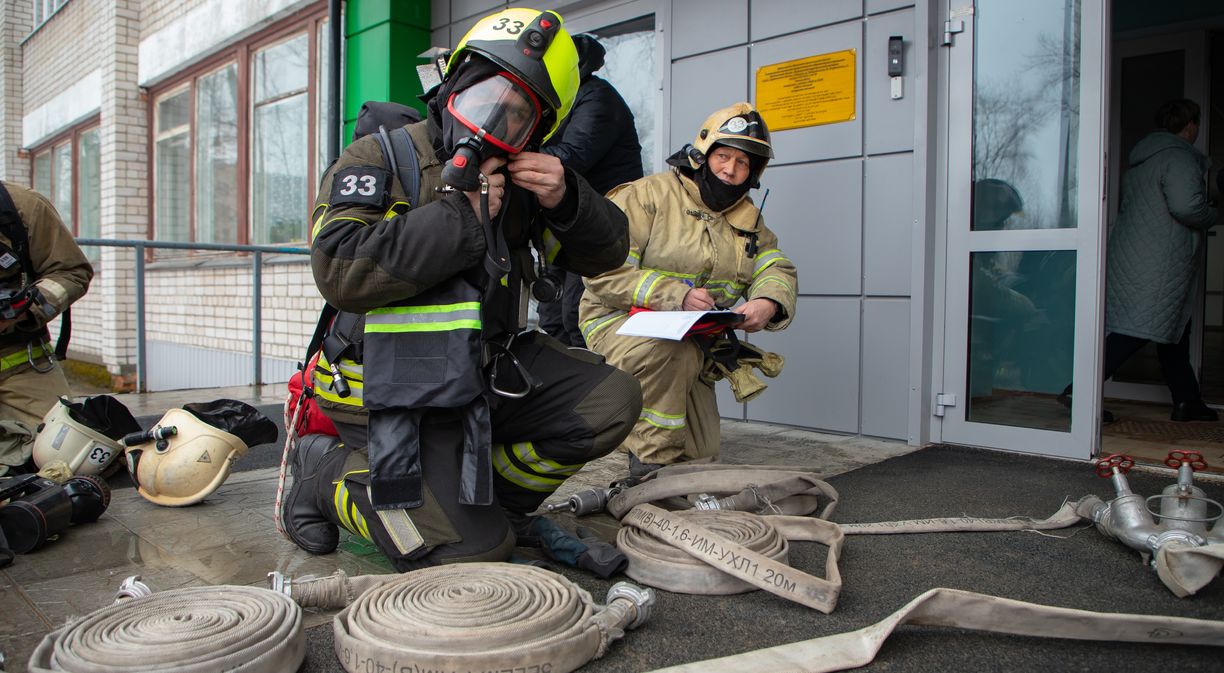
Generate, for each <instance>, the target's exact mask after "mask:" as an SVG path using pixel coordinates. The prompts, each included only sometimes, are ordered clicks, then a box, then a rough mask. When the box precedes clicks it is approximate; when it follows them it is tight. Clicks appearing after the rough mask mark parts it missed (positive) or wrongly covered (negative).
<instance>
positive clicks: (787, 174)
mask: <svg viewBox="0 0 1224 673" xmlns="http://www.w3.org/2000/svg"><path fill="white" fill-rule="evenodd" d="M761 186H762V187H763V188H764V187H768V188H769V189H770V193H769V199H768V200H767V201H766V202H765V210H764V213H763V215H764V218H765V223H766V224H767V225H768V226H769V228H770V229H772V230H773V231H774V233H776V234H777V235H778V240H779V242H780V244H781V248H782V251H783V252H785V253H786V256H787V257H789V258H790V259H791V261H793V262H794V263H795V265H796V266H797V267H798V268H799V291H800V292H801V293H803V294H820V295H828V294H852V295H857V294H859V293H860V292H861V291H862V247H863V231H862V224H863V163H862V160H860V159H850V160H848V161H830V162H824V163H819V164H801V165H797V166H777V167H772V166H771V167H768V168H766V169H765V174H764V176H763V177H762V180H761ZM761 194H762V192H756V193H755V194H754V198H755V199H756V200H757V201H758V202H759V201H760V196H761ZM792 329H793V328H792Z"/></svg>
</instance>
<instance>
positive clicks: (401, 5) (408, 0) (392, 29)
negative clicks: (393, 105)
mask: <svg viewBox="0 0 1224 673" xmlns="http://www.w3.org/2000/svg"><path fill="white" fill-rule="evenodd" d="M429 4H430V3H429V1H428V0H349V2H348V3H347V4H346V6H347V12H348V13H347V15H346V17H345V18H346V21H345V25H346V31H345V32H346V35H345V50H346V54H345V65H344V68H345V70H344V78H345V86H344V130H345V132H344V142H345V143H346V144H347V143H348V139H349V138H351V137H352V129H353V125H354V122H355V121H356V119H357V113H358V112H359V111H360V110H361V105H362V104H363V103H365V102H366V101H369V100H378V101H395V102H397V103H403V104H405V105H411V106H412V107H415V108H416V109H417V110H420V111H421V112H422V113H423V112H424V111H425V108H424V106H423V105H422V104H421V102H420V100H418V99H417V96H419V95H420V94H421V82H420V80H419V79H417V74H416V66H417V65H418V64H421V63H424V61H422V60H421V59H419V58H417V54H420V53H421V52H423V51H425V50H426V49H428V48H429V46H430V45H429V42H430V37H429Z"/></svg>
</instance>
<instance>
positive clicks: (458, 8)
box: [450, 0, 506, 33]
mask: <svg viewBox="0 0 1224 673" xmlns="http://www.w3.org/2000/svg"><path fill="white" fill-rule="evenodd" d="M450 5H451V19H452V20H454V19H462V18H466V17H469V16H478V17H479V16H484V15H485V14H491V13H492V12H493V11H494V10H498V9H503V8H505V6H506V3H505V2H504V0H451V3H450ZM472 23H475V21H473V22H472ZM469 27H470V26H469ZM464 32H465V33H466V32H467V30H466V29H465V30H464Z"/></svg>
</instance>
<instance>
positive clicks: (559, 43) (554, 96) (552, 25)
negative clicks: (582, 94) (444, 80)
mask: <svg viewBox="0 0 1224 673" xmlns="http://www.w3.org/2000/svg"><path fill="white" fill-rule="evenodd" d="M561 23H562V21H561V15H560V14H557V13H556V12H553V11H547V12H541V11H540V10H538V9H527V8H526V7H514V8H510V9H505V10H503V11H500V12H497V13H496V14H490V15H489V16H486V17H484V18H483V19H481V20H480V21H478V22H476V25H475V26H472V29H471V30H469V31H468V32H467V34H466V35H464V36H463V39H461V40H459V44H458V45H457V46H456V47H455V51H454V52H453V53H452V54H451V57H450V60H449V61H448V62H447V64H446V76H447V77H450V76H451V75H452V74H453V73H454V72H455V71H456V69H457V68H458V67H459V65H460V64H462V63H463V60H464V58H465V57H466V55H467V54H468V53H469V52H470V53H475V54H479V55H481V56H483V57H485V58H487V59H489V60H490V61H492V62H494V63H496V64H498V65H500V66H501V67H503V68H505V69H506V70H508V71H509V72H510V73H511V74H512V75H514V76H515V77H517V78H519V79H520V80H522V82H523V84H525V85H527V86H528V87H530V88H531V90H532V91H533V92H534V93H535V94H536V95H537V96H539V97H540V100H541V101H542V102H543V103H544V104H545V106H546V107H547V108H548V109H547V110H545V111H544V118H543V119H542V120H541V124H540V126H541V127H542V128H544V129H546V131H545V133H544V136H543V138H542V140H541V142H543V141H544V140H547V139H548V138H549V137H550V136H552V134H553V133H555V132H556V130H557V127H559V126H560V125H561V121H562V120H563V119H565V116H566V115H568V114H569V111H570V108H571V107H573V105H574V97H575V96H577V95H578V84H579V80H578V50H577V48H575V47H574V40H573V39H572V38H571V37H570V35H569V33H567V32H566V31H565V29H564V28H562V27H561Z"/></svg>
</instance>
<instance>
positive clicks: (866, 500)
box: [301, 446, 1224, 673]
mask: <svg viewBox="0 0 1224 673" xmlns="http://www.w3.org/2000/svg"><path fill="white" fill-rule="evenodd" d="M739 458H741V459H744V458H748V459H750V458H751V457H750V456H739ZM828 481H829V483H831V484H832V485H833V486H834V487H836V488H837V490H838V491H839V492H840V494H841V504H840V505H839V507H838V509H837V511H836V512H835V514H834V516H833V517H832V519H833V520H834V521H837V522H839V523H852V522H871V521H892V520H900V519H914V518H927V517H946V516H962V515H965V516H983V517H1005V516H1015V515H1023V516H1031V517H1037V518H1045V517H1046V516H1049V515H1050V514H1052V513H1053V512H1054V511H1055V510H1056V509H1058V507H1059V506H1060V505H1061V504H1062V502H1063V501H1064V499H1066V498H1071V499H1076V498H1079V497H1080V496H1083V495H1086V494H1096V495H1098V496H1100V497H1102V498H1103V499H1106V500H1107V499H1109V498H1111V497H1112V496H1113V492H1112V489H1111V487H1110V485H1109V482H1108V481H1107V480H1105V479H1100V478H1098V477H1096V476H1095V473H1094V472H1093V470H1092V469H1091V467H1090V466H1089V465H1088V464H1086V463H1079V462H1070V461H1059V460H1051V459H1043V458H1036V457H1030V456H1022V455H1016V454H1004V453H997V452H991V451H984V450H976V449H967V448H958V447H942V446H940V447H930V448H926V449H923V450H920V451H917V452H915V453H912V454H909V455H905V456H901V457H898V458H892V459H890V460H887V461H884V462H882V463H878V464H875V465H871V466H868V467H863V468H860V469H857V470H854V471H852V472H849V473H847V474H843V475H840V476H837V477H833V478H831V479H829V480H828ZM1130 481H1131V486H1132V488H1133V490H1135V491H1136V492H1137V493H1140V494H1143V495H1152V494H1156V493H1159V492H1161V490H1162V489H1164V488H1165V487H1166V486H1168V485H1169V484H1170V483H1171V482H1170V480H1169V479H1168V478H1167V477H1164V476H1160V475H1152V474H1142V473H1138V472H1132V473H1131V475H1130ZM1204 490H1205V491H1206V492H1207V495H1208V496H1209V497H1211V498H1214V499H1216V500H1221V499H1224V488H1222V487H1221V486H1219V485H1215V484H1212V485H1205V486H1204ZM599 516H606V515H599ZM791 565H792V566H794V567H797V568H800V569H803V570H805V571H807V572H809V573H811V574H813V575H822V574H823V568H824V548H823V547H821V546H819V545H817V544H814V543H794V544H793V545H792V547H791ZM557 570H558V571H559V572H561V573H562V574H564V575H565V576H567V577H568V578H570V579H571V580H572V581H574V582H575V583H576V584H578V585H579V586H581V587H583V588H585V589H587V590H588V591H590V592H591V593H592V595H594V596H595V597H596V598H597V600H599V599H601V597H602V596H604V595H605V594H606V592H607V588H608V587H609V586H610V585H611V583H612V582H611V581H602V580H599V579H596V578H594V577H592V576H589V575H586V574H584V573H580V572H576V571H573V570H571V569H567V568H557ZM840 570H841V574H842V577H843V580H844V586H843V590H842V593H841V598H840V601H839V603H838V605H837V608H836V610H834V611H833V613H832V614H829V615H824V614H821V613H819V612H817V611H815V610H811V609H808V608H805V607H803V606H800V605H798V604H795V603H790V602H788V601H785V600H783V599H781V598H778V597H776V596H774V595H771V594H767V593H764V592H760V591H757V592H752V593H748V594H738V595H732V596H717V597H714V596H692V595H682V594H674V593H668V592H659V597H658V603H657V605H656V608H655V612H654V615H653V616H652V618H651V620H650V622H649V623H647V624H645V625H643V626H642V627H641V628H639V629H638V630H636V631H632V632H630V633H628V634H627V635H626V637H625V638H624V639H622V640H620V641H618V642H617V643H615V644H613V646H612V647H611V648H610V649H609V651H608V653H607V654H606V655H605V656H604V657H603V658H602V659H598V660H595V661H592V662H590V663H588V664H587V665H586V666H584V667H583V668H582V669H581V670H582V671H584V672H589V673H612V672H617V673H620V672H636V671H649V670H652V669H655V668H659V667H663V666H668V665H674V664H680V663H685V662H692V661H700V660H705V659H709V658H714V657H719V656H725V655H730V654H736V653H740V652H746V651H750V650H754V649H758V648H763V647H770V646H774V645H780V644H784V643H790V642H794V641H800V640H805V639H809V638H815V637H819V636H824V635H830V634H835V633H841V632H845V631H852V630H855V629H859V628H862V627H864V626H867V625H870V624H872V623H875V622H877V621H879V620H881V619H883V618H884V617H886V616H887V615H889V614H891V613H892V612H894V611H895V610H897V609H898V608H900V607H901V606H903V605H904V604H905V603H907V602H909V601H910V600H912V599H913V598H914V597H916V596H917V595H919V594H920V593H922V592H923V591H926V590H927V589H931V588H934V587H950V588H956V589H964V590H968V591H976V592H981V593H987V594H993V595H996V596H1002V597H1006V598H1012V599H1017V600H1023V601H1030V602H1035V603H1042V604H1046V605H1054V606H1060V607H1068V608H1077V609H1083V610H1093V611H1101V612H1133V613H1143V614H1155V615H1171V616H1183V617H1196V618H1204V619H1216V620H1224V580H1217V581H1216V582H1215V583H1214V584H1212V585H1209V586H1208V587H1207V588H1206V589H1204V590H1203V591H1202V592H1200V593H1199V594H1198V595H1196V596H1193V597H1190V598H1184V599H1179V598H1177V597H1175V596H1174V595H1173V594H1172V593H1171V592H1169V591H1168V590H1167V589H1166V588H1165V587H1164V585H1163V584H1161V583H1160V581H1159V579H1158V578H1157V577H1156V574H1155V573H1154V572H1153V571H1151V570H1150V569H1148V568H1147V567H1145V566H1144V565H1143V564H1142V563H1141V561H1140V558H1139V555H1138V554H1137V553H1136V552H1134V551H1132V550H1130V549H1128V548H1126V547H1124V546H1122V545H1121V544H1120V543H1117V542H1114V541H1111V540H1107V539H1105V538H1104V537H1102V535H1101V534H1100V533H1099V532H1097V531H1096V530H1095V528H1092V527H1090V526H1079V527H1076V528H1072V529H1067V530H1064V531H1054V532H1052V533H1050V534H1045V535H1043V534H1039V533H1033V532H1004V533H936V534H921V535H881V536H850V537H848V539H847V541H846V545H845V548H844V554H843V557H842V559H841V564H840ZM615 579H623V578H614V580H615ZM307 637H308V643H309V648H310V651H309V654H308V656H307V660H306V663H305V664H304V666H303V668H302V669H301V670H302V671H305V672H311V673H315V672H324V671H328V672H330V671H341V670H343V669H341V667H340V665H339V663H338V661H337V660H336V658H335V656H334V654H333V651H332V631H331V626H330V625H322V626H317V627H314V628H311V629H308V630H307ZM710 670H711V671H715V670H721V669H719V668H717V667H711V669H710ZM862 670H867V671H888V672H889V673H894V672H897V673H899V672H911V671H912V672H915V673H917V672H923V673H930V672H934V671H1041V672H1042V673H1050V672H1051V671H1100V672H1102V673H1105V672H1108V673H1115V672H1116V671H1221V670H1224V653H1222V652H1220V651H1219V650H1218V649H1216V648H1209V647H1187V646H1158V645H1147V644H1120V643H1107V642H1090V641H1073V640H1059V639H1041V638H1030V637H1019V636H1007V635H996V634H987V633H981V632H972V631H964V630H959V629H951V628H943V627H925V626H903V627H901V628H900V629H899V630H898V632H897V633H896V634H895V635H893V636H892V637H891V638H889V640H888V641H887V642H886V643H885V645H884V647H883V649H882V650H881V652H880V653H879V655H878V656H877V658H876V660H875V661H874V662H873V663H872V664H871V665H869V666H867V667H865V668H864V669H862Z"/></svg>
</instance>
